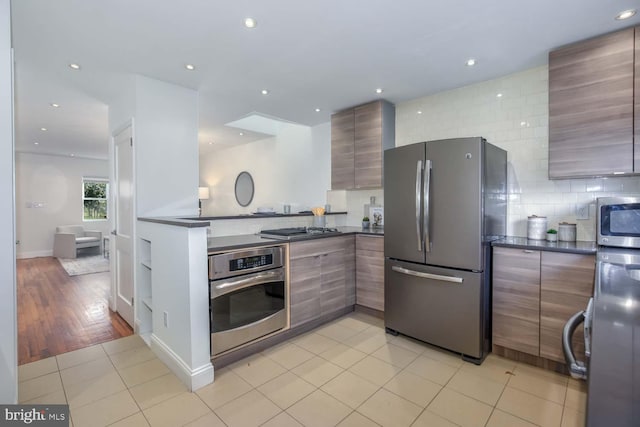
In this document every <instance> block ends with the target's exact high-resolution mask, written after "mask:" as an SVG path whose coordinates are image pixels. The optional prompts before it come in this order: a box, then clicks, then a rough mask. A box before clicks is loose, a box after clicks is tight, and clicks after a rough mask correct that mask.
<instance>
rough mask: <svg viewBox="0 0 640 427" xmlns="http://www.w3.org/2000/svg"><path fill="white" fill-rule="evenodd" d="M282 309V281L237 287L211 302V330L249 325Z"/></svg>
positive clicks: (217, 330)
mask: <svg viewBox="0 0 640 427" xmlns="http://www.w3.org/2000/svg"><path fill="white" fill-rule="evenodd" d="M280 310H284V282H269V283H263V284H259V285H255V286H252V287H250V288H246V289H240V290H238V291H235V292H231V293H229V294H226V295H222V296H219V297H216V298H214V299H213V300H212V301H211V315H212V325H211V332H223V331H228V330H230V329H235V328H239V327H241V326H244V325H248V324H251V323H254V322H257V321H259V320H262V319H264V318H266V317H269V316H271V315H272V314H275V313H277V312H278V311H280Z"/></svg>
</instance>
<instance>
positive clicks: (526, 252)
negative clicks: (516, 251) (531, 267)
mask: <svg viewBox="0 0 640 427" xmlns="http://www.w3.org/2000/svg"><path fill="white" fill-rule="evenodd" d="M522 252H524V253H525V254H532V253H533V252H534V251H532V250H529V249H524V250H523V251H522Z"/></svg>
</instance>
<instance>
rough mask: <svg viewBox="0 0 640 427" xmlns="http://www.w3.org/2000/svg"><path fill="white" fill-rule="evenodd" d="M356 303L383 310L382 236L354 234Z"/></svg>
mask: <svg viewBox="0 0 640 427" xmlns="http://www.w3.org/2000/svg"><path fill="white" fill-rule="evenodd" d="M356 295H357V297H356V303H357V304H358V305H361V306H363V307H368V308H373V309H374V310H378V311H384V237H375V236H364V235H361V234H359V235H357V236H356Z"/></svg>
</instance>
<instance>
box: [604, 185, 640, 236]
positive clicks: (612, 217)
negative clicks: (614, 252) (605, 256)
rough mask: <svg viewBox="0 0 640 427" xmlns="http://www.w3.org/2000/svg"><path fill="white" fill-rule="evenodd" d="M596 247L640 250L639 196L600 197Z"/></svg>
mask: <svg viewBox="0 0 640 427" xmlns="http://www.w3.org/2000/svg"><path fill="white" fill-rule="evenodd" d="M597 208H598V211H597V214H596V218H597V220H596V223H597V227H598V230H597V231H598V245H603V246H617V247H624V248H640V196H638V197H600V198H598V204H597Z"/></svg>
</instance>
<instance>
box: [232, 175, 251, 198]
mask: <svg viewBox="0 0 640 427" xmlns="http://www.w3.org/2000/svg"><path fill="white" fill-rule="evenodd" d="M236 200H237V201H238V204H239V205H240V206H249V204H250V203H251V201H252V200H253V178H251V174H250V173H249V172H246V171H245V172H240V174H239V175H238V177H237V178H236Z"/></svg>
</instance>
